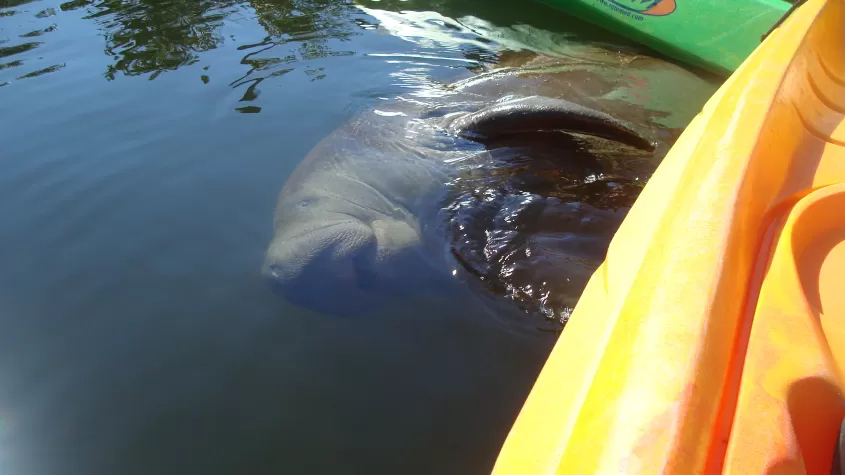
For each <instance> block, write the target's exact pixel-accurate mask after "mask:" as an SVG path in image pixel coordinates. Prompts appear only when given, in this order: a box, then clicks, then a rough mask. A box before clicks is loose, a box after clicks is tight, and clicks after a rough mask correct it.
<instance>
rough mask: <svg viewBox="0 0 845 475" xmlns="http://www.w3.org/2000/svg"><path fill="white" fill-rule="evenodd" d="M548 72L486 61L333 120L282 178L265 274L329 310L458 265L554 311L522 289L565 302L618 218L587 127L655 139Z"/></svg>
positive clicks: (616, 140) (630, 144)
mask: <svg viewBox="0 0 845 475" xmlns="http://www.w3.org/2000/svg"><path fill="white" fill-rule="evenodd" d="M535 61H536V59H535ZM548 71H549V69H548V64H547V63H543V64H542V67H538V68H536V69H534V70H532V69H531V68H527V67H520V68H507V69H502V70H496V71H492V72H490V73H489V74H488V75H487V78H486V80H479V78H478V77H474V78H470V79H469V80H467V81H464V82H463V83H458V84H455V85H451V86H449V87H444V88H443V89H442V90H440V91H439V94H435V95H433V96H435V97H434V98H431V97H427V98H420V97H414V96H406V97H400V98H398V99H397V100H395V101H391V102H389V103H385V104H382V105H380V106H378V107H376V108H374V109H372V110H369V111H366V112H364V113H363V114H361V115H359V116H357V117H355V118H353V119H352V120H350V121H349V122H348V123H346V124H345V125H344V126H342V127H341V128H339V129H337V130H336V131H334V132H333V133H332V134H330V135H329V136H327V137H326V138H325V139H323V140H322V141H321V142H320V143H319V144H318V145H317V146H315V147H314V149H313V150H312V151H311V152H310V153H309V154H308V156H307V157H306V158H305V159H304V160H303V162H302V163H301V164H300V166H299V167H298V168H297V169H296V170H295V171H294V172H293V174H291V176H290V177H289V178H288V180H287V183H286V184H285V186H284V187H283V189H282V191H281V194H280V197H279V200H278V204H277V209H276V216H275V234H274V237H273V239H272V242H271V243H270V246H269V248H268V250H267V253H266V259H265V263H264V266H263V273H264V274H265V275H266V276H267V277H268V278H269V279H270V280H271V281H272V282H273V283H274V284H275V285H276V286H277V288H278V289H279V290H281V292H282V293H283V294H284V295H285V297H286V298H287V299H289V300H290V301H292V302H294V303H298V304H301V305H306V306H309V307H312V308H315V309H317V310H321V311H326V312H332V313H345V312H346V311H348V310H350V309H353V308H355V305H356V304H360V305H365V306H366V305H369V304H370V300H369V297H373V296H377V295H379V294H380V293H382V292H385V291H387V290H391V291H402V290H409V289H410V290H413V289H415V288H419V287H421V286H424V285H426V284H427V283H429V282H433V281H436V280H438V279H442V278H449V277H451V276H452V275H453V274H455V273H456V269H457V268H461V269H462V271H463V272H468V273H469V274H470V275H474V276H475V277H476V279H475V280H476V281H480V282H483V283H485V284H486V285H487V287H488V288H490V289H492V290H493V291H494V293H497V294H505V295H508V296H509V297H511V298H513V299H515V300H522V301H536V302H537V303H538V305H537V306H535V307H537V308H541V307H542V308H543V309H544V312H545V313H546V314H549V313H552V314H554V313H555V311H556V310H554V309H552V310H551V311H550V310H549V306H550V305H549V302H548V300H549V295H548V294H549V292H550V291H551V290H543V291H542V292H540V293H536V292H535V293H533V294H532V292H534V291H539V290H542V289H540V288H541V287H542V288H543V289H554V288H555V286H558V287H560V286H563V287H566V288H567V290H566V292H564V293H566V294H567V296H566V297H565V298H563V299H562V300H561V301H560V302H561V303H560V304H561V305H571V304H574V300H575V299H577V295H578V294H579V293H580V290H581V287H583V285H584V283H585V281H586V278H587V277H588V276H589V274H590V273H591V272H592V270H593V269H594V268H595V267H596V266H597V265H598V263H600V261H601V258H602V255H603V252H604V250H605V249H606V246H607V244H608V243H609V240H610V237H611V236H612V234H613V232H615V229H616V227H617V226H618V224H619V222H620V221H621V218H622V217H623V216H624V212H617V208H623V209H627V208H626V207H627V206H630V202H625V203H622V205H621V206H615V205H614V206H609V207H608V206H602V205H601V204H600V203H601V202H602V200H605V201H607V199H606V198H607V196H611V199H610V201H612V196H613V195H614V193H616V194H617V195H618V194H619V193H618V190H619V189H620V187H621V188H625V183H622V184H620V183H616V182H614V181H613V180H606V179H603V177H602V173H603V171H606V169H605V168H606V167H602V165H601V163H600V160H598V159H596V158H595V156H594V155H595V154H594V153H592V152H589V153H587V151H586V149H588V148H590V147H589V146H588V145H589V143H590V140H589V139H587V138H585V136H586V137H597V138H600V139H597V140H598V142H597V143H599V144H604V147H605V149H607V150H612V151H613V152H614V153H619V150H622V151H623V153H629V154H630V153H632V152H631V151H632V150H635V149H641V150H651V149H652V143H650V140H647V139H646V138H644V137H643V136H642V135H641V133H638V132H637V131H634V130H633V129H632V128H631V126H629V125H627V124H625V123H623V122H621V121H619V120H617V119H616V118H614V117H613V116H611V115H609V114H607V113H604V112H600V111H598V110H596V109H593V108H588V107H584V106H582V105H579V104H577V103H575V102H573V101H571V100H567V99H569V98H567V97H566V94H565V92H566V91H570V90H571V89H572V87H567V85H568V84H571V77H570V79H567V75H566V71H564V72H563V73H561V71H559V70H558V71H553V72H548ZM580 74H581V75H580V76H576V77H577V78H581V77H582V76H583V74H582V73H580ZM570 76H571V75H570ZM550 90H551V91H559V92H563V94H559V93H555V94H549V91H550ZM532 92H539V93H541V94H532ZM545 94H548V95H545ZM585 102H588V101H586V100H585ZM571 133H575V134H576V135H575V136H573V135H570V134H571ZM620 143H621V144H625V145H624V146H621V147H620V146H618V144H620ZM585 144H587V145H585ZM607 144H610V146H609V148H608V146H607ZM614 144H617V145H614ZM598 148H599V149H601V145H599V146H598ZM640 155H643V154H642V153H640ZM646 155H650V154H646ZM536 162H542V163H545V164H546V165H545V168H544V167H540V169H537V168H533V169H532V167H534V166H535V163H536ZM561 173H562V174H563V177H561V176H562V175H561ZM491 177H492V179H491ZM538 177H539V178H538ZM596 177H598V178H596ZM590 186H592V188H590ZM532 187H533V188H534V190H533V191H532ZM587 188H590V189H591V190H592V191H591V192H590V193H592V195H595V196H596V197H597V198H596V199H594V200H593V201H594V202H593V203H589V202H584V201H585V200H584V199H583V197H584V196H587V195H589V193H587V194H585V192H584V191H583V190H584V189H587ZM627 189H628V188H626V190H627ZM634 195H635V193H634ZM586 201H589V200H586ZM629 201H630V200H629ZM597 203H598V204H597ZM517 251H518V252H517ZM532 252H533V255H531V253H532ZM573 280H575V281H577V283H575V284H567V282H571V281H573ZM569 287H572V289H569ZM526 288H527V289H529V292H528V294H526V292H525V289H526ZM532 289H534V290H532ZM543 292H545V295H543ZM570 294H572V295H570ZM529 307H530V306H529ZM561 311H563V310H561Z"/></svg>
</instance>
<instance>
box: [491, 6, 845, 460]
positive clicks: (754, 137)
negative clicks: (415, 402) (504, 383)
mask: <svg viewBox="0 0 845 475" xmlns="http://www.w3.org/2000/svg"><path fill="white" fill-rule="evenodd" d="M844 48H845V0H809V1H808V2H807V3H806V4H805V5H804V6H802V7H800V8H798V9H797V10H796V11H795V12H794V13H793V14H792V15H791V16H790V18H789V19H788V20H787V21H786V22H785V23H784V24H783V25H782V26H781V27H779V28H778V29H777V30H776V31H775V32H773V33H772V35H770V36H769V37H768V38H767V39H766V41H765V42H764V43H763V45H762V46H761V47H760V48H758V49H757V50H756V51H755V52H754V53H753V54H752V55H751V56H750V57H749V58H748V59H747V60H746V61H745V62H744V63H743V65H742V66H741V67H740V68H739V69H738V70H737V72H736V73H735V74H734V75H733V76H731V77H730V78H729V79H728V81H727V82H726V83H725V84H724V85H723V86H722V87H721V88H720V89H719V91H718V92H717V93H716V94H715V95H714V96H713V98H711V100H710V101H709V102H708V103H707V104H706V106H705V107H704V109H703V110H702V112H701V114H700V115H699V116H698V117H696V119H694V120H693V122H692V123H691V124H690V126H689V127H688V128H687V130H686V131H685V132H684V133H683V134H682V136H681V137H680V138H679V140H678V142H677V143H676V144H675V146H674V147H673V149H672V150H671V151H670V152H669V154H668V155H667V156H666V158H665V159H664V161H663V163H662V164H661V165H660V167H659V168H658V170H657V172H656V173H655V174H654V176H653V177H652V179H651V181H649V183H648V184H647V185H646V187H645V189H644V191H643V193H642V194H641V195H640V197H639V199H638V200H637V202H636V203H635V205H634V206H633V208H632V209H631V211H630V213H629V215H628V216H627V218H626V220H625V221H624V223H623V224H622V226H621V227H620V229H619V231H618V233H617V234H616V236H615V237H614V240H613V242H612V243H611V246H610V249H609V251H608V255H607V259H606V261H605V262H604V264H603V265H602V266H601V267H600V268H599V269H598V270H597V271H596V273H595V274H594V275H593V277H592V279H591V280H590V282H589V284H588V286H587V288H586V290H585V292H584V294H583V296H582V298H581V300H580V302H579V303H578V305H577V307H576V308H575V311H574V313H573V315H572V318H571V319H570V321H569V323H568V325H567V326H566V328H565V329H564V331H563V333H562V335H561V337H560V339H559V341H558V343H557V345H556V347H555V349H554V351H553V352H552V354H551V356H550V357H549V360H548V361H547V363H546V365H545V367H544V369H543V371H542V372H541V374H540V376H539V378H538V380H537V382H536V384H535V387H534V388H533V390H532V392H531V394H530V396H529V397H528V399H527V401H526V403H525V405H524V407H523V409H522V411H521V413H520V414H519V416H518V418H517V420H516V423H515V425H514V426H513V428H512V431H511V433H510V435H509V436H508V439H507V441H506V442H505V444H504V447H503V449H502V451H501V453H500V456H499V459H498V461H497V464H496V466H495V468H494V473H497V474H511V473H519V474H539V473H543V474H550V473H560V474H576V473H577V474H581V473H583V474H593V473H613V474H616V473H730V474H762V473H771V474H791V473H811V474H812V473H825V474H826V473H830V472H829V471H830V467H831V465H832V460H833V459H834V452H835V447H836V445H837V438H838V436H839V431H840V423H841V421H842V418H843V415H845V404H843V397H842V394H843V392H842V374H841V371H840V368H843V367H845V320H843V319H845V124H843V117H845V115H843V114H845V51H843V49H844Z"/></svg>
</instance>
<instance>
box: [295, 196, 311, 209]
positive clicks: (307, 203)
mask: <svg viewBox="0 0 845 475" xmlns="http://www.w3.org/2000/svg"><path fill="white" fill-rule="evenodd" d="M310 204H311V200H310V199H308V198H305V199H304V200H302V201H300V202H299V203H297V204H296V205H297V206H298V207H300V208H305V207H307V206H308V205H310Z"/></svg>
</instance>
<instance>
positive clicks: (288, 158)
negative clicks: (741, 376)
mask: <svg viewBox="0 0 845 475" xmlns="http://www.w3.org/2000/svg"><path fill="white" fill-rule="evenodd" d="M513 5H514V3H513V1H512V0H508V1H503V0H472V1H460V0H428V1H426V0H411V1H407V2H405V1H398V0H396V1H394V0H390V1H381V2H375V1H361V2H360V4H359V5H355V4H352V3H349V2H345V1H341V0H271V1H261V0H254V1H243V0H218V1H209V0H193V1H190V0H70V1H66V2H63V1H62V0H37V1H36V0H33V1H26V0H0V86H3V87H0V135H2V137H3V143H2V147H0V166H1V167H2V169H3V173H2V174H0V248H2V249H3V250H4V251H5V254H4V259H3V265H2V266H0V327H2V329H3V331H2V332H0V473H3V474H10V475H30V474H31V475H54V474H55V475H76V474H80V475H82V474H84V475H92V474H93V475H97V474H109V475H111V474H130V475H131V474H149V473H157V474H170V473H173V474H180V475H182V474H204V475H205V474H230V473H309V474H312V473H313V474H321V473H326V474H329V473H331V474H334V473H373V474H376V473H385V474H387V473H390V474H392V473H408V474H413V473H420V474H424V473H426V474H427V473H455V474H470V473H487V472H489V469H490V467H491V466H492V463H493V460H494V459H495V456H496V454H497V452H498V449H499V447H500V444H501V443H502V441H503V440H504V437H505V435H506V434H507V431H508V429H509V428H510V425H511V423H512V422H513V417H514V416H515V414H516V412H517V411H518V410H519V407H520V406H521V404H522V402H523V399H524V397H525V396H526V395H527V393H528V391H529V389H530V387H531V384H532V382H533V380H534V378H535V376H536V374H537V372H538V371H539V369H540V367H541V365H542V363H543V361H544V358H545V356H546V355H547V352H548V351H549V349H550V347H551V345H552V344H553V339H552V338H551V337H549V336H548V335H533V334H532V335H514V334H512V333H510V332H509V331H508V330H507V328H505V327H504V326H502V325H498V324H497V323H496V322H497V321H500V320H506V319H507V317H508V315H507V314H504V315H500V317H502V318H500V319H495V318H490V315H489V314H488V313H487V312H488V310H486V309H484V308H480V307H479V306H478V305H475V304H474V303H473V301H472V300H471V299H469V298H467V299H461V298H451V297H450V298H449V299H446V298H436V297H433V298H428V297H427V298H425V299H419V300H418V301H417V300H414V301H396V302H392V303H391V304H390V305H388V306H387V307H386V308H385V309H383V310H379V311H374V312H372V314H371V315H367V316H366V317H364V318H361V319H357V320H338V319H333V318H328V317H327V316H325V315H319V314H315V313H310V312H308V311H307V310H305V309H302V308H299V307H296V306H293V305H291V304H289V303H287V302H285V301H283V300H282V299H279V298H277V297H276V296H274V295H273V294H272V293H271V292H270V290H269V288H268V287H267V286H266V283H265V282H264V281H263V280H262V279H261V277H260V275H259V269H260V264H261V261H262V258H263V254H264V251H265V249H266V245H267V243H268V242H269V239H270V236H271V233H272V222H271V221H272V216H273V208H274V206H275V201H276V197H277V196H278V192H279V189H280V188H281V186H282V185H283V183H284V182H285V179H286V178H287V176H288V175H289V174H290V173H291V171H292V170H293V169H294V167H296V166H297V164H298V163H299V162H300V160H301V159H302V157H303V156H305V154H306V153H307V152H308V150H309V149H311V148H312V147H313V146H314V145H315V144H316V143H317V142H319V140H320V139H322V138H323V137H325V136H326V135H327V134H328V133H330V131H332V130H333V129H335V128H337V127H338V126H339V125H340V124H341V123H343V121H344V120H346V119H347V118H348V117H349V116H350V115H352V114H353V113H354V112H355V111H356V110H359V109H363V108H367V107H372V106H374V105H375V104H378V103H380V102H381V101H383V100H384V99H388V98H393V97H395V96H397V95H399V94H401V93H408V92H409V91H410V92H411V95H413V94H430V93H432V91H433V90H434V89H432V88H430V87H429V85H430V84H431V83H437V82H443V81H447V80H452V79H454V78H456V77H467V76H469V75H470V74H471V73H472V72H473V71H477V70H478V69H480V67H481V66H483V65H485V64H489V63H497V62H506V61H508V60H509V54H510V53H513V52H514V51H519V50H539V51H544V52H551V53H555V54H558V55H562V56H566V57H569V58H574V59H577V58H580V57H581V53H582V52H583V47H585V46H595V45H597V44H607V43H612V44H615V43H614V42H615V41H617V40H616V39H614V38H611V37H607V36H602V35H601V34H600V33H597V32H596V31H595V30H594V29H593V28H591V27H588V26H585V25H581V24H579V23H576V22H573V20H572V19H570V18H569V17H566V16H564V15H562V14H560V13H558V12H556V11H554V10H551V9H548V8H546V7H544V6H542V5H534V4H531V3H520V5H519V7H518V8H513ZM359 7H363V8H359ZM614 47H619V48H621V47H622V46H618V45H617V46H614ZM510 59H512V57H511V58H510ZM576 77H577V75H576ZM646 79H648V78H646ZM622 80H623V78H621V77H620V78H619V80H618V81H617V82H619V81H622ZM578 86H581V85H580V84H579V85H578ZM705 89H706V88H702V87H700V85H698V84H691V85H689V87H687V86H686V85H684V87H680V88H678V89H677V90H676V91H675V93H676V94H680V92H683V93H684V94H683V96H684V98H685V100H684V104H683V106H684V107H692V106H689V103H696V102H697V101H698V100H699V99H700V100H701V101H702V102H703V99H704V97H701V96H703V95H704V94H703V93H702V92H701V91H703V90H705ZM622 93H623V94H626V92H625V91H622ZM693 98H694V99H693ZM677 106H679V104H674V103H671V104H668V105H665V106H664V107H665V108H666V109H673V110H674V108H676V107H677ZM684 117H686V118H687V119H686V120H688V114H686V115H684ZM503 312H507V310H506V309H503ZM514 312H517V310H514ZM576 364H577V363H576Z"/></svg>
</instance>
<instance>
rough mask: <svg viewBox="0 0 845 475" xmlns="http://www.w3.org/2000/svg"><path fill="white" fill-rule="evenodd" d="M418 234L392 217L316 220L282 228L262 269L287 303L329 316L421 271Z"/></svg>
mask: <svg viewBox="0 0 845 475" xmlns="http://www.w3.org/2000/svg"><path fill="white" fill-rule="evenodd" d="M419 245H420V236H419V231H418V229H417V228H416V227H415V226H414V225H413V223H408V222H406V221H403V220H395V219H374V220H361V219H358V218H355V217H353V216H349V217H348V219H346V218H345V219H332V220H326V219H314V220H312V221H307V222H294V223H291V224H290V225H288V226H283V227H282V229H280V230H279V232H277V234H276V236H275V237H274V238H273V241H272V242H271V244H270V247H269V249H268V251H267V255H266V258H265V261H264V266H263V273H264V275H265V277H267V278H268V279H269V280H270V282H271V285H272V286H273V287H274V289H275V290H276V291H277V292H279V293H281V294H282V295H283V296H284V297H285V298H286V299H287V300H288V301H290V302H292V303H295V304H297V305H302V306H306V307H309V308H313V309H316V310H319V311H323V312H327V313H333V314H348V313H350V312H353V313H357V312H358V311H359V310H361V309H366V308H368V307H369V306H371V305H373V304H374V301H376V300H377V299H378V291H381V292H384V291H385V290H391V289H392V290H397V287H401V286H402V283H403V282H407V281H408V277H409V274H410V275H415V274H414V273H415V272H416V271H417V270H419V268H418V266H416V265H415V264H416V261H417V260H418V258H417V256H418V246H419Z"/></svg>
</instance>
